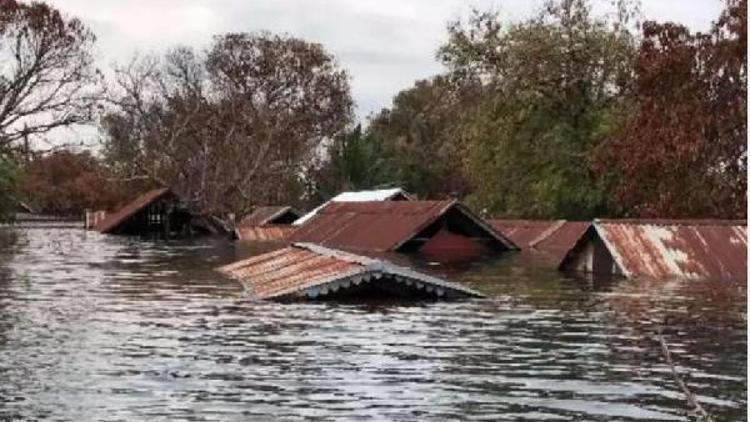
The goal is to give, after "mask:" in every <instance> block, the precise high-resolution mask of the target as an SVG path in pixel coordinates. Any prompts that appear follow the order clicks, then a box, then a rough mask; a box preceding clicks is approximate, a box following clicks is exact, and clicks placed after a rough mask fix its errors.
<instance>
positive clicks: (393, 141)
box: [367, 75, 481, 198]
mask: <svg viewBox="0 0 750 422" xmlns="http://www.w3.org/2000/svg"><path fill="white" fill-rule="evenodd" d="M480 92H481V86H480V85H479V83H478V81H476V80H473V79H470V78H465V79H461V80H458V79H456V80H451V79H450V78H449V77H447V76H444V75H438V76H435V77H433V78H431V79H428V80H421V81H417V82H416V83H415V84H414V86H413V87H411V88H409V89H406V90H403V91H401V92H399V93H398V94H397V95H396V97H395V98H394V100H393V106H392V107H391V108H390V109H385V110H382V111H381V112H380V113H378V114H377V115H375V116H373V117H372V118H371V119H370V126H369V127H368V130H367V136H368V137H370V138H372V140H373V141H374V142H376V143H377V144H378V145H379V148H380V149H381V150H382V153H383V156H384V160H385V161H386V167H387V169H388V170H387V173H388V178H389V179H390V181H391V182H392V183H393V184H398V185H400V186H402V187H404V188H405V189H406V190H408V191H410V192H412V193H415V194H417V195H419V196H421V197H425V198H437V197H446V196H449V195H457V196H461V197H463V196H465V195H466V194H468V193H469V192H470V188H471V186H470V184H469V180H468V177H467V176H466V174H465V172H464V155H465V150H464V145H463V142H462V140H463V137H462V134H461V122H462V121H463V119H464V118H465V117H466V115H468V114H469V113H470V112H471V111H472V110H473V109H474V107H475V105H476V102H477V99H478V98H479V96H480Z"/></svg>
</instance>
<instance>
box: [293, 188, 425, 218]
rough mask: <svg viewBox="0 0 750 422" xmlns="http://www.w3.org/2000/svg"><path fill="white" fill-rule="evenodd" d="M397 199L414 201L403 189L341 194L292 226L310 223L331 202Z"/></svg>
mask: <svg viewBox="0 0 750 422" xmlns="http://www.w3.org/2000/svg"><path fill="white" fill-rule="evenodd" d="M396 197H404V198H406V199H407V200H413V199H414V198H413V197H412V195H411V194H409V193H408V192H406V191H405V190H403V189H401V188H391V189H377V190H362V191H356V192H341V193H340V194H338V195H336V196H334V197H333V198H331V199H330V200H328V201H327V202H325V203H323V204H322V205H320V206H318V207H316V208H315V209H313V210H312V211H310V212H308V213H307V214H305V215H303V216H302V217H300V218H299V219H297V221H295V222H294V223H292V224H294V225H295V226H300V225H302V224H304V223H306V222H308V221H309V220H311V219H312V218H313V217H315V215H316V214H317V213H318V211H320V210H321V209H322V208H323V207H325V206H326V205H328V204H330V203H331V202H373V201H390V200H391V199H393V198H396Z"/></svg>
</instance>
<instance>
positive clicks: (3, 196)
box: [0, 155, 18, 222]
mask: <svg viewBox="0 0 750 422" xmlns="http://www.w3.org/2000/svg"><path fill="white" fill-rule="evenodd" d="M17 179H18V169H17V168H16V166H15V165H14V164H13V163H12V162H11V161H9V160H7V159H5V158H3V157H2V155H0V222H2V221H6V220H9V219H11V218H12V217H13V213H14V212H15V211H16V208H17V205H18V198H17V194H16V183H17V182H18V180H17Z"/></svg>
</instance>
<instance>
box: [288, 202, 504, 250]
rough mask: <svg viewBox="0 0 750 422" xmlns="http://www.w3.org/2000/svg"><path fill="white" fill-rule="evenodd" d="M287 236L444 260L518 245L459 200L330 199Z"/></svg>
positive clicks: (308, 240)
mask: <svg viewBox="0 0 750 422" xmlns="http://www.w3.org/2000/svg"><path fill="white" fill-rule="evenodd" d="M287 240H289V241H291V242H307V243H317V244H320V245H323V246H328V247H333V248H342V249H346V250H349V251H355V252H401V253H417V254H420V255H421V256H422V257H424V258H425V259H427V260H430V261H439V262H456V261H466V260H470V259H474V258H476V257H478V256H481V255H484V254H486V253H489V252H498V251H508V250H517V249H518V248H517V247H516V245H515V244H514V243H513V242H511V241H510V240H508V239H507V238H506V237H504V236H503V235H502V234H500V233H498V232H497V231H496V230H495V229H493V228H492V227H491V226H490V225H489V224H488V223H486V222H485V221H484V220H482V219H481V218H479V217H477V216H475V215H474V214H473V213H472V212H471V211H469V209H467V208H466V207H464V206H463V205H461V204H460V203H459V202H458V201H456V200H449V201H392V202H329V203H327V204H326V205H324V206H323V207H321V209H319V210H318V211H317V213H316V214H315V215H314V216H313V217H312V218H311V219H310V220H309V221H307V222H306V223H305V224H303V225H301V226H299V227H297V229H296V230H295V231H294V232H293V233H291V234H290V235H289V237H288V238H287Z"/></svg>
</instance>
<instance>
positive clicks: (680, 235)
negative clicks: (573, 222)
mask: <svg viewBox="0 0 750 422" xmlns="http://www.w3.org/2000/svg"><path fill="white" fill-rule="evenodd" d="M594 230H595V231H596V235H598V236H599V237H600V238H601V239H602V241H603V242H604V244H605V245H606V247H607V249H608V251H609V253H610V254H611V255H612V258H613V260H614V261H615V264H616V265H617V266H618V267H619V269H620V270H621V271H622V273H623V274H624V275H625V276H627V277H638V276H645V277H653V278H670V277H680V278H690V279H694V278H711V279H730V278H731V279H736V278H744V277H746V276H747V223H746V222H744V221H720V220H596V221H595V222H594ZM585 237H586V236H584V237H583V238H581V240H580V241H579V242H578V243H577V244H576V247H575V248H573V249H574V250H572V251H571V252H570V253H569V254H567V255H566V257H565V259H564V260H563V262H562V263H561V267H565V264H566V262H568V261H569V260H570V259H571V258H572V255H574V254H575V250H577V249H579V248H580V246H581V243H582V242H586V239H585Z"/></svg>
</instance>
